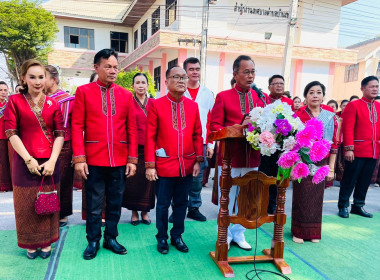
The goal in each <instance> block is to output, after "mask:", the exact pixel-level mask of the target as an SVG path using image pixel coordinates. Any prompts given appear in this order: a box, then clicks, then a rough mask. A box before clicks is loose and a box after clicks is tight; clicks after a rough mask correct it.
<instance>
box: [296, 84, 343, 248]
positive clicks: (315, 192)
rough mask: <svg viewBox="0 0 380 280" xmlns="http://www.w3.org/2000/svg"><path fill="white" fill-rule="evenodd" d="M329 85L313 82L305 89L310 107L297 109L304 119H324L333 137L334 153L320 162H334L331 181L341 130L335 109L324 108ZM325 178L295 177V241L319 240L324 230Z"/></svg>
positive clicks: (331, 175) (325, 135)
mask: <svg viewBox="0 0 380 280" xmlns="http://www.w3.org/2000/svg"><path fill="white" fill-rule="evenodd" d="M325 93H326V88H325V86H324V85H323V84H321V83H320V82H318V81H314V82H311V83H309V84H308V85H307V86H306V87H305V90H304V94H303V95H304V97H305V99H306V103H307V107H306V108H305V109H304V110H302V111H299V112H297V115H298V117H299V118H300V119H301V121H302V122H303V123H306V122H307V121H309V120H311V119H312V118H317V119H319V120H320V121H322V122H323V130H324V133H323V138H324V139H326V140H329V141H332V145H331V150H330V155H329V156H328V157H326V158H325V159H323V160H321V161H320V162H318V163H316V164H315V165H316V166H324V165H327V164H328V165H329V166H330V173H329V175H328V177H327V180H328V181H331V180H332V179H333V178H334V165H335V158H336V153H337V151H338V140H339V137H337V134H338V133H339V129H338V126H339V123H338V118H337V116H336V115H335V113H333V112H330V111H328V110H325V109H322V107H321V104H322V102H323V97H324V96H325ZM324 189H325V181H322V182H321V183H319V184H313V183H312V176H308V177H307V178H305V179H302V181H301V182H300V183H298V181H293V202H292V227H291V231H292V234H293V241H294V242H296V243H303V242H304V240H310V241H311V242H319V240H320V239H321V232H322V206H323V194H324Z"/></svg>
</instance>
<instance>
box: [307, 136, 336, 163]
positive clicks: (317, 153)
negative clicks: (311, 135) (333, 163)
mask: <svg viewBox="0 0 380 280" xmlns="http://www.w3.org/2000/svg"><path fill="white" fill-rule="evenodd" d="M330 147H331V144H330V142H329V141H327V140H325V139H322V140H320V141H315V142H314V143H313V146H311V149H310V154H309V155H310V160H311V161H312V162H318V161H320V160H322V159H324V158H325V157H327V155H328V154H329V151H330Z"/></svg>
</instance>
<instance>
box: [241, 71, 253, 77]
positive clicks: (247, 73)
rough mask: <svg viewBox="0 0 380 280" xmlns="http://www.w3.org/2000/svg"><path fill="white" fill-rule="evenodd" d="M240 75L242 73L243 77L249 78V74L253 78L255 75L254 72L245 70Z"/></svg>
mask: <svg viewBox="0 0 380 280" xmlns="http://www.w3.org/2000/svg"><path fill="white" fill-rule="evenodd" d="M241 73H243V75H245V76H249V74H251V75H252V76H254V75H255V74H256V70H252V71H249V70H245V71H243V72H241Z"/></svg>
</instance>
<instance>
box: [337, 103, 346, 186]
mask: <svg viewBox="0 0 380 280" xmlns="http://www.w3.org/2000/svg"><path fill="white" fill-rule="evenodd" d="M348 102H349V101H348V100H347V99H343V100H342V101H341V102H340V111H339V112H337V113H336V115H337V116H338V117H339V119H340V122H342V120H343V117H342V116H343V112H344V108H346V106H347V104H348ZM342 143H343V132H342V131H340V135H339V149H338V153H337V155H336V162H335V180H337V181H338V182H340V181H342V178H343V172H344V145H342Z"/></svg>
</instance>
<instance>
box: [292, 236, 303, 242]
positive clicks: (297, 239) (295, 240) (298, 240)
mask: <svg viewBox="0 0 380 280" xmlns="http://www.w3.org/2000/svg"><path fill="white" fill-rule="evenodd" d="M293 242H295V243H298V244H303V243H304V241H303V239H302V238H298V237H295V236H293Z"/></svg>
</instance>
